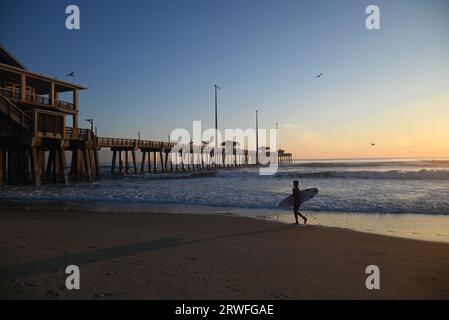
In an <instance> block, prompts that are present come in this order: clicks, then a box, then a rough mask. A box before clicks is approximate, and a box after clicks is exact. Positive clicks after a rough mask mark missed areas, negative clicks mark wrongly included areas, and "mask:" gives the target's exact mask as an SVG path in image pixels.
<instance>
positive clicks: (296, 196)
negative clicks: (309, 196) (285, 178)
mask: <svg viewBox="0 0 449 320" xmlns="http://www.w3.org/2000/svg"><path fill="white" fill-rule="evenodd" d="M298 186H299V181H298V180H295V181H293V213H294V214H295V220H296V223H295V224H298V216H300V217H301V218H302V219H303V220H304V224H306V223H307V218H306V217H305V216H303V215H302V214H301V213H300V212H299V207H300V206H301V191H300V190H299V187H298Z"/></svg>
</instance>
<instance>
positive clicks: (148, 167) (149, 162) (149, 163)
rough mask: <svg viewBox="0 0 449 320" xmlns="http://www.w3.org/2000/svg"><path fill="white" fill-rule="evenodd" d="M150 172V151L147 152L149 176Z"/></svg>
mask: <svg viewBox="0 0 449 320" xmlns="http://www.w3.org/2000/svg"><path fill="white" fill-rule="evenodd" d="M151 173H152V170H151V151H150V150H148V174H151Z"/></svg>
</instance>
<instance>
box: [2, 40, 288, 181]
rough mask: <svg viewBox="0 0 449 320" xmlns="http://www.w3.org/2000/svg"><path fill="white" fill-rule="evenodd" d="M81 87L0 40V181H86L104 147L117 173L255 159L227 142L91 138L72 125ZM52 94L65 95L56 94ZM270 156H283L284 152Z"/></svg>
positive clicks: (203, 167)
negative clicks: (44, 71) (179, 144)
mask: <svg viewBox="0 0 449 320" xmlns="http://www.w3.org/2000/svg"><path fill="white" fill-rule="evenodd" d="M85 89H86V88H85V87H82V86H80V85H75V84H72V83H68V82H65V81H61V80H58V79H56V78H52V77H48V76H44V75H41V74H37V73H34V72H32V71H30V70H28V69H27V68H26V67H25V66H24V65H23V64H22V63H21V62H20V61H18V60H17V59H16V58H15V57H14V56H13V55H12V54H11V53H9V52H8V51H7V50H6V49H5V48H3V47H2V46H0V186H1V185H4V184H11V185H16V184H26V183H30V182H31V183H33V184H34V185H35V186H40V185H42V183H43V182H44V181H45V182H53V183H55V182H60V183H63V184H68V183H69V178H71V179H86V180H87V181H88V182H92V181H94V180H95V179H97V178H98V177H100V175H101V172H100V161H99V151H100V150H102V149H109V150H111V151H112V161H111V173H112V174H119V175H122V174H158V173H167V172H178V171H179V172H183V171H196V170H208V169H214V168H223V167H239V166H248V165H255V164H256V156H255V152H254V151H253V152H251V151H248V150H247V149H241V148H239V146H238V144H236V143H235V142H233V150H232V154H225V148H224V143H223V145H222V146H221V147H220V148H219V149H218V150H217V154H216V155H215V154H214V152H215V151H214V148H208V149H207V150H206V149H205V148H206V145H205V144H204V143H203V144H202V145H194V144H193V143H190V144H188V145H185V146H184V148H182V149H180V150H179V151H176V152H173V151H174V147H175V146H176V144H175V143H173V142H162V141H151V140H140V139H123V138H107V137H96V136H94V134H93V132H92V130H89V129H81V128H79V127H78V105H79V104H78V97H79V93H80V91H82V90H85ZM60 93H64V94H65V96H66V95H67V94H69V95H70V96H71V97H70V98H69V99H68V100H63V99H60V96H61V95H60ZM70 122H71V126H68V125H67V124H68V123H70ZM183 150H184V152H185V153H184V154H183ZM186 150H187V152H186ZM69 155H70V156H69ZM288 155H289V156H288ZM139 156H140V161H139V158H138V157H139ZM289 157H290V158H289ZM67 158H68V159H67ZM278 159H279V160H282V161H286V159H291V154H284V153H283V154H282V156H281V157H280V158H278ZM68 160H70V165H69V166H67V161H68ZM68 168H69V169H68Z"/></svg>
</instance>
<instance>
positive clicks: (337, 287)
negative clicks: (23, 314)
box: [0, 211, 449, 299]
mask: <svg viewBox="0 0 449 320" xmlns="http://www.w3.org/2000/svg"><path fill="white" fill-rule="evenodd" d="M71 264H74V265H77V266H79V267H80V270H81V289H80V290H71V291H70V290H67V289H66V288H65V279H66V276H67V275H66V274H65V272H64V271H65V268H66V266H68V265H71ZM372 264H374V265H377V266H379V268H380V272H381V277H380V284H381V289H380V290H367V289H366V288H365V279H366V277H367V276H368V275H366V274H365V268H366V267H367V266H368V265H372ZM0 298H3V299H5V298H6V299H23V298H26V299H29V298H31V299H55V298H56V299H341V298H343V299H380V298H387V299H390V298H392V299H402V298H407V299H408V298H412V299H416V298H437V299H449V244H444V243H432V242H424V241H416V240H406V239H400V238H390V237H385V236H377V235H372V234H364V233H358V232H353V231H347V230H341V229H331V228H320V227H314V226H294V225H285V224H279V223H275V222H268V221H260V220H255V219H249V218H242V217H233V216H217V215H187V214H185V215H174V214H148V213H147V214H145V213H141V214H139V213H113V214H112V213H91V212H90V213H82V212H49V213H46V212H39V211H33V212H24V211H15V212H2V213H0Z"/></svg>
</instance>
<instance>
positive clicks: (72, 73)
mask: <svg viewBox="0 0 449 320" xmlns="http://www.w3.org/2000/svg"><path fill="white" fill-rule="evenodd" d="M74 76H75V72H73V71H72V72H70V73H68V74H67V77H74Z"/></svg>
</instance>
